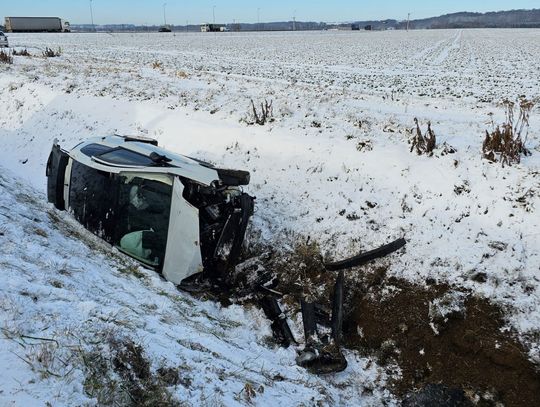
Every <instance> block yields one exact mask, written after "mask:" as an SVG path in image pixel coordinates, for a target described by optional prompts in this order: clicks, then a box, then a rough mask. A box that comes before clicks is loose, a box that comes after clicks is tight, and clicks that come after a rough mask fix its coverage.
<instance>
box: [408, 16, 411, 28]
mask: <svg viewBox="0 0 540 407" xmlns="http://www.w3.org/2000/svg"><path fill="white" fill-rule="evenodd" d="M410 20H411V13H409V14H407V31H409V21H410Z"/></svg>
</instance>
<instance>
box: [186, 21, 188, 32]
mask: <svg viewBox="0 0 540 407" xmlns="http://www.w3.org/2000/svg"><path fill="white" fill-rule="evenodd" d="M188 31H189V20H186V32H188Z"/></svg>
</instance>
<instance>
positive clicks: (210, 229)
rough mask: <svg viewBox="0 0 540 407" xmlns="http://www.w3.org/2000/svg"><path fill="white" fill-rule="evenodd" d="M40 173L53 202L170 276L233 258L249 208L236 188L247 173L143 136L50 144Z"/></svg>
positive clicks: (177, 276)
mask: <svg viewBox="0 0 540 407" xmlns="http://www.w3.org/2000/svg"><path fill="white" fill-rule="evenodd" d="M47 177H48V198H49V201H50V202H52V203H54V204H55V206H56V207H57V208H58V209H67V210H69V211H70V212H71V213H72V214H73V216H74V217H75V218H76V219H77V220H78V221H79V222H81V223H82V224H83V226H85V227H86V228H87V229H89V230H90V231H91V232H93V233H95V234H97V235H98V236H100V237H102V238H103V239H104V240H106V241H108V242H109V243H111V244H112V245H113V246H115V247H117V248H118V250H120V251H122V252H124V253H125V254H127V255H129V256H131V257H133V258H135V259H137V260H139V261H141V262H142V263H144V264H145V265H147V266H149V267H152V268H155V269H157V270H159V271H161V272H162V274H163V276H164V277H165V278H166V279H167V280H169V281H171V282H173V283H175V284H180V283H182V281H183V280H185V279H187V278H189V277H191V276H193V275H195V274H198V273H200V272H202V271H204V270H207V271H209V272H215V271H216V270H218V271H219V270H223V268H224V267H227V266H228V265H230V264H231V263H232V262H234V260H235V258H236V257H237V255H238V253H239V249H240V247H241V244H242V242H243V239H244V234H245V229H246V226H247V221H248V219H249V217H250V216H251V214H252V213H253V198H251V197H250V196H249V195H247V194H245V193H243V192H242V191H241V190H240V189H239V185H246V184H247V183H248V182H249V174H248V173H246V172H242V171H234V170H222V169H217V168H214V167H212V166H211V165H210V164H207V163H204V162H200V161H197V160H194V159H192V158H189V157H186V156H183V155H180V154H175V153H172V152H170V151H166V150H164V149H161V148H160V147H158V146H157V143H156V142H155V141H154V140H151V139H145V138H133V137H123V136H108V137H99V138H93V139H89V140H88V141H85V142H83V143H81V144H79V145H77V146H76V147H74V148H73V149H72V150H70V151H64V150H61V149H60V147H59V146H58V145H57V144H55V145H53V149H52V152H51V155H50V157H49V162H48V163H47ZM209 269H211V270H209Z"/></svg>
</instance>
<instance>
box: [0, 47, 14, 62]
mask: <svg viewBox="0 0 540 407" xmlns="http://www.w3.org/2000/svg"><path fill="white" fill-rule="evenodd" d="M0 63H2V64H8V65H11V64H12V63H13V57H12V56H11V54H10V53H9V52H7V51H4V50H2V51H0Z"/></svg>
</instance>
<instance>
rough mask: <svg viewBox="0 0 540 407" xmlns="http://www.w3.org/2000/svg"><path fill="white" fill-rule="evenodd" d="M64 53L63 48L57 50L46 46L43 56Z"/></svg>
mask: <svg viewBox="0 0 540 407" xmlns="http://www.w3.org/2000/svg"><path fill="white" fill-rule="evenodd" d="M60 55H62V48H60V47H58V49H57V50H56V51H55V50H53V49H52V48H49V47H46V48H45V51H43V56H44V57H45V58H56V57H59V56H60Z"/></svg>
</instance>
